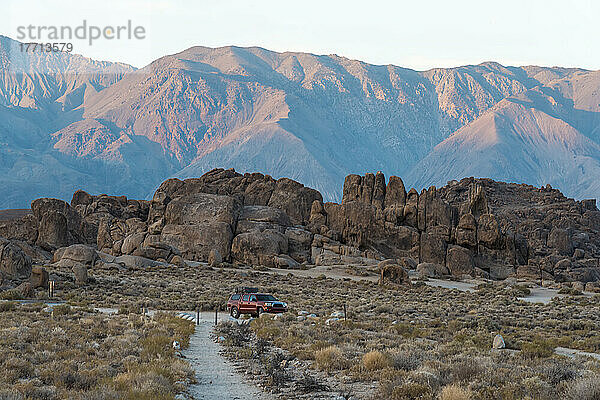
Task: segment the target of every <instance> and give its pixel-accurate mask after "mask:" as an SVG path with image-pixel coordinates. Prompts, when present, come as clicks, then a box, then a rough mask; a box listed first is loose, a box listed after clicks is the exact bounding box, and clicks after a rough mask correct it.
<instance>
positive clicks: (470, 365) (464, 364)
mask: <svg viewBox="0 0 600 400" xmlns="http://www.w3.org/2000/svg"><path fill="white" fill-rule="evenodd" d="M450 371H451V374H452V377H453V378H454V380H455V381H458V382H469V381H471V380H472V379H473V378H474V377H475V376H477V375H479V374H480V373H482V372H483V367H482V366H481V365H480V364H479V362H478V361H477V360H474V359H472V358H468V359H465V360H461V361H459V362H457V363H454V364H452V365H451V368H450Z"/></svg>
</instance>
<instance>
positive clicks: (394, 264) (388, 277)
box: [377, 260, 411, 285]
mask: <svg viewBox="0 0 600 400" xmlns="http://www.w3.org/2000/svg"><path fill="white" fill-rule="evenodd" d="M377 267H378V268H379V284H380V285H385V284H386V283H395V284H399V285H410V283H411V282H410V278H409V277H408V272H407V271H406V270H405V269H404V268H403V267H402V266H401V265H400V263H399V262H398V261H397V260H384V261H382V262H380V263H379V264H378V265H377Z"/></svg>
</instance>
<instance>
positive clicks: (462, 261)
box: [446, 246, 475, 277]
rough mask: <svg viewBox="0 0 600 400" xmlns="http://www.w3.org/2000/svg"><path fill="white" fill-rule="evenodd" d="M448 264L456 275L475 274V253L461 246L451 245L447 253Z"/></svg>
mask: <svg viewBox="0 0 600 400" xmlns="http://www.w3.org/2000/svg"><path fill="white" fill-rule="evenodd" d="M446 266H447V267H448V270H449V271H450V273H451V274H452V275H454V276H457V277H461V276H463V275H473V268H474V267H475V263H474V261H473V254H472V253H471V251H470V250H469V249H466V248H464V247H460V246H451V247H449V248H448V254H447V255H446Z"/></svg>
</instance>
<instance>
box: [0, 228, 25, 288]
mask: <svg viewBox="0 0 600 400" xmlns="http://www.w3.org/2000/svg"><path fill="white" fill-rule="evenodd" d="M31 265H32V260H31V257H29V256H28V255H27V254H25V252H23V250H22V249H21V247H19V246H18V245H16V244H15V243H12V242H10V241H8V240H4V239H2V238H0V274H1V275H2V276H3V278H4V280H8V279H10V280H24V279H29V277H30V275H31Z"/></svg>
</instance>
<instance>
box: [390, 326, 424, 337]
mask: <svg viewBox="0 0 600 400" xmlns="http://www.w3.org/2000/svg"><path fill="white" fill-rule="evenodd" d="M392 329H393V330H394V331H395V332H396V333H397V334H398V335H401V336H402V337H404V338H407V339H414V338H417V337H421V336H422V335H423V332H422V331H421V329H419V328H418V327H417V326H414V325H412V324H408V323H405V322H400V323H397V324H395V325H393V327H392Z"/></svg>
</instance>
